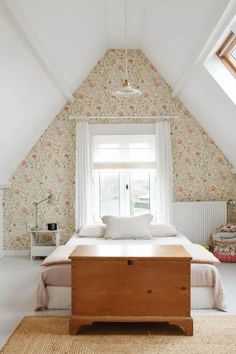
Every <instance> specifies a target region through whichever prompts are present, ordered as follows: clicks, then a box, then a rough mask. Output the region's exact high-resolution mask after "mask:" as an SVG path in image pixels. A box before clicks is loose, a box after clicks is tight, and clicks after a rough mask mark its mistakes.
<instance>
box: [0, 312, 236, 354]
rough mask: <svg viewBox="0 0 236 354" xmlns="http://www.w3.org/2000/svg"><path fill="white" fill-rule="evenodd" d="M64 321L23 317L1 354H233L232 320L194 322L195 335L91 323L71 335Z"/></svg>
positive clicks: (142, 326) (235, 318)
mask: <svg viewBox="0 0 236 354" xmlns="http://www.w3.org/2000/svg"><path fill="white" fill-rule="evenodd" d="M68 331H69V318H68V317H44V316H41V317H39V316H37V317H36V316H35V317H25V318H24V319H23V320H22V322H21V323H20V324H19V326H18V327H17V329H16V330H15V332H14V333H13V334H12V336H11V337H10V339H9V340H8V342H7V344H6V345H5V346H4V348H3V349H2V350H1V353H17V354H20V353H27V354H31V353H32V354H36V353H37V354H40V353H49V354H55V353H63V354H65V353H72V354H73V353H76V354H185V353H186V354H213V353H214V354H222V353H223V354H235V353H236V316H218V317H215V316H211V317H210V316H209V317H197V318H194V336H193V337H187V336H184V335H183V334H182V332H181V330H180V329H179V328H177V327H175V326H167V325H166V326H165V325H163V324H162V325H161V324H154V323H153V324H144V323H137V324H125V323H124V324H114V323H107V324H102V323H100V324H99V323H98V324H94V325H92V326H84V327H83V328H82V329H81V331H80V334H78V335H77V336H70V335H69V334H68V333H69V332H68Z"/></svg>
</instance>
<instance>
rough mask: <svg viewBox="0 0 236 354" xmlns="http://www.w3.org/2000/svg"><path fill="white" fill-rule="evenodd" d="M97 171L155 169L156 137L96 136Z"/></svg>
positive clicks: (94, 141) (94, 163)
mask: <svg viewBox="0 0 236 354" xmlns="http://www.w3.org/2000/svg"><path fill="white" fill-rule="evenodd" d="M93 147H94V155H93V156H94V157H93V165H94V168H96V169H104V168H108V169H109V168H110V169H114V168H117V169H121V168H155V163H156V149H155V135H151V134H149V135H94V136H93Z"/></svg>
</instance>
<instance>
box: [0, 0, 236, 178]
mask: <svg viewBox="0 0 236 354" xmlns="http://www.w3.org/2000/svg"><path fill="white" fill-rule="evenodd" d="M229 3H230V4H231V5H234V3H235V0H233V1H226V0H220V1H219V0H208V1H205V0H127V16H128V46H129V48H140V49H142V50H143V51H144V53H145V54H146V55H147V57H148V58H149V59H150V60H151V61H152V63H153V64H154V65H155V66H156V67H157V69H158V70H159V72H160V73H161V75H162V76H163V77H164V79H165V80H166V81H167V82H168V83H169V84H170V85H171V86H172V88H173V89H174V88H175V87H176V85H178V82H179V80H180V78H181V76H182V75H183V74H184V72H185V69H186V67H188V66H189V65H190V66H191V65H192V63H193V62H194V59H195V57H196V56H197V55H198V52H199V51H201V48H202V46H204V43H205V42H206V41H207V40H208V38H209V36H210V34H211V32H212V31H213V30H214V28H215V27H216V25H217V23H218V22H219V20H220V18H221V17H222V16H223V15H224V11H225V10H226V9H227V6H228V5H229ZM123 7H124V1H123V0H50V1H47V0H41V1H37V0H8V1H6V0H1V1H0V48H1V52H0V77H1V80H0V94H1V96H0V97H1V105H0V120H1V127H0V146H1V150H0V185H1V184H5V183H7V182H8V179H9V177H10V175H11V174H12V172H13V171H14V170H15V168H16V167H17V165H18V164H19V163H20V161H21V160H22V159H23V158H24V156H25V155H26V153H27V152H28V151H29V149H30V148H31V147H32V146H33V145H34V144H35V142H36V141H37V139H38V138H39V136H40V135H41V134H42V132H43V131H44V130H45V129H46V128H47V126H48V125H49V123H50V122H51V121H52V119H53V118H54V117H55V115H56V114H57V113H58V111H59V110H60V109H61V108H62V106H63V105H64V103H65V102H66V101H67V100H70V99H73V96H72V94H73V92H74V90H75V89H76V88H77V87H78V86H79V85H80V84H81V82H82V81H83V79H84V78H85V77H86V76H87V75H88V73H89V72H90V70H91V69H92V68H93V67H94V66H95V64H96V62H97V61H98V60H99V59H100V58H101V57H102V56H103V54H104V53H105V51H106V50H107V49H108V48H123V44H124V40H123V33H124V32H123V29H124V21H123ZM232 11H234V7H233V6H232ZM235 12H236V6H235ZM178 95H180V97H181V99H182V100H183V102H184V103H185V105H186V106H187V107H188V109H189V110H190V111H192V112H193V113H194V114H195V116H196V118H197V119H198V121H199V122H200V123H201V124H202V126H203V127H204V128H205V129H206V131H207V132H208V133H209V135H210V136H211V137H212V138H213V139H214V140H215V142H216V143H217V144H218V145H219V146H220V148H221V149H222V150H223V152H224V153H225V155H226V157H227V158H228V159H229V160H230V161H231V162H232V164H233V165H234V167H236V154H234V151H236V139H235V134H234V132H235V131H236V107H235V105H234V104H233V103H232V102H231V101H230V99H229V98H228V97H227V96H226V95H225V93H224V92H223V91H222V90H221V89H220V87H218V85H217V83H216V82H214V80H213V79H212V78H211V77H210V75H209V74H208V73H207V72H206V70H205V69H204V67H203V65H202V66H200V67H199V66H198V67H197V68H196V70H195V71H194V73H193V75H189V77H188V78H187V80H186V81H185V84H184V85H183V86H182V87H181V90H179V92H178ZM230 132H231V133H230Z"/></svg>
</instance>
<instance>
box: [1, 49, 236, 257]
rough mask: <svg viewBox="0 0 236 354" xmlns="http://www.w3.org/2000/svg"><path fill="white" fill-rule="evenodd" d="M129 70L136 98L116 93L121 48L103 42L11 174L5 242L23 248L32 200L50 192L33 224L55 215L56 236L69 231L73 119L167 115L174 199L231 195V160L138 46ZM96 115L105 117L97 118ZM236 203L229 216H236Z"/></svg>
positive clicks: (234, 194) (235, 183)
mask: <svg viewBox="0 0 236 354" xmlns="http://www.w3.org/2000/svg"><path fill="white" fill-rule="evenodd" d="M128 62H129V78H130V81H131V82H132V85H133V86H134V87H138V88H140V89H141V91H142V95H141V96H140V97H138V98H137V97H136V98H129V99H125V98H117V97H113V96H112V91H114V90H115V89H117V88H119V87H120V86H121V84H122V81H123V73H124V52H123V51H122V50H109V51H107V53H106V54H105V56H104V57H103V58H102V59H101V60H100V61H99V62H98V64H97V66H96V67H95V68H94V69H93V70H92V72H91V73H90V75H89V76H88V78H87V79H86V80H85V81H84V82H83V83H82V85H81V86H80V87H79V88H78V90H77V91H76V92H75V93H74V96H75V100H74V102H71V103H68V104H67V105H65V107H64V108H63V110H62V111H61V112H60V113H59V114H58V116H57V117H55V119H54V121H53V122H52V123H51V124H50V126H49V127H48V129H47V130H46V131H45V132H44V134H43V135H42V136H41V138H40V139H39V141H38V142H37V144H36V145H35V146H34V147H33V149H32V150H31V151H30V152H29V154H28V155H27V156H26V158H25V160H23V161H22V162H21V164H20V166H19V167H18V168H17V170H16V171H15V173H14V174H13V176H12V177H11V181H10V182H11V185H10V188H8V189H7V190H5V193H4V235H5V238H4V248H5V249H11V250H20V249H28V248H29V235H28V234H27V227H29V226H31V225H34V216H35V208H34V203H35V202H36V201H39V200H41V199H43V198H44V197H45V196H47V195H48V194H49V193H52V194H53V203H52V205H48V204H47V203H43V204H41V205H40V206H39V224H40V225H44V224H46V223H48V222H58V224H59V227H60V229H61V230H62V243H63V242H65V241H66V240H67V239H68V238H69V237H70V236H71V235H72V233H73V231H74V227H75V225H74V199H75V120H68V119H67V118H68V117H71V116H86V117H91V123H101V124H104V123H111V124H116V123H127V122H129V123H140V124H143V123H147V122H152V118H151V117H155V116H175V117H176V118H173V119H172V120H171V135H172V150H173V170H174V176H173V177H174V199H175V201H197V200H228V199H236V178H235V176H234V175H233V174H232V173H231V168H232V166H231V164H230V163H229V161H227V159H226V158H225V157H224V155H223V153H222V152H221V151H220V150H219V148H218V147H217V146H216V145H215V144H214V142H213V141H212V140H211V139H210V138H209V136H208V135H207V134H206V133H205V132H204V130H203V129H202V128H201V127H200V125H199V124H198V123H197V121H196V120H195V118H194V117H193V116H192V115H191V114H190V113H189V112H188V111H187V110H186V108H185V107H184V105H183V104H182V103H181V102H180V101H179V100H178V98H173V97H172V96H171V88H170V87H169V86H168V84H167V83H166V82H165V81H164V80H163V79H162V77H161V76H160V74H159V73H158V72H157V71H156V69H155V68H154V67H153V66H152V64H151V63H150V62H149V61H148V60H147V58H146V57H145V55H144V54H143V53H142V52H141V51H140V50H129V51H128ZM99 117H107V118H106V119H99ZM235 209H236V207H229V210H228V216H229V219H230V220H231V221H236V210H235Z"/></svg>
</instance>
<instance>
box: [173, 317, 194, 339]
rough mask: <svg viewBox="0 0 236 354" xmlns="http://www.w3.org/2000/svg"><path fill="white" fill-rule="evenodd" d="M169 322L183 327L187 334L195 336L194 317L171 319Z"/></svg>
mask: <svg viewBox="0 0 236 354" xmlns="http://www.w3.org/2000/svg"><path fill="white" fill-rule="evenodd" d="M169 323H170V324H172V325H176V326H179V327H181V328H182V329H183V331H184V333H185V335H186V336H193V319H192V318H191V317H190V318H185V319H184V318H183V319H176V320H171V321H170V322H169Z"/></svg>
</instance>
